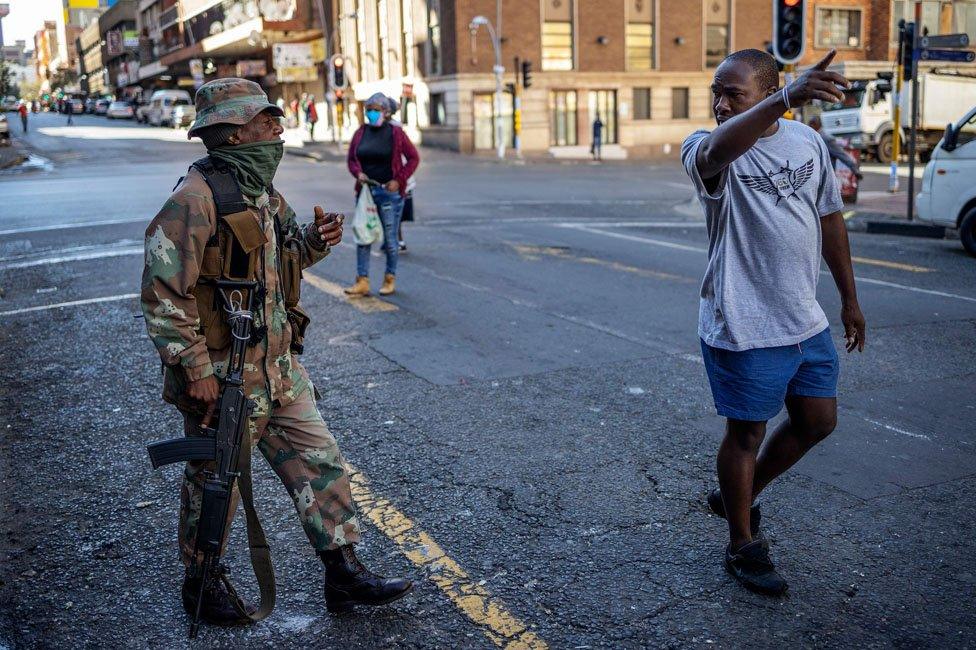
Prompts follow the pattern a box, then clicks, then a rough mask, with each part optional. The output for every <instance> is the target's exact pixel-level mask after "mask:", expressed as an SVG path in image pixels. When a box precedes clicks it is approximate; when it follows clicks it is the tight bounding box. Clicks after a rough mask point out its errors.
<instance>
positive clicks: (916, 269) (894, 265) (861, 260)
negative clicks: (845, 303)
mask: <svg viewBox="0 0 976 650" xmlns="http://www.w3.org/2000/svg"><path fill="white" fill-rule="evenodd" d="M851 261H852V262H856V263H858V264H870V265H871V266H883V267H885V268H888V269H898V270H899V271H911V272H912V273H931V272H932V271H934V270H935V269H930V268H928V267H927V266H915V265H913V264H902V263H901V262H889V261H888V260H876V259H874V258H872V257H854V256H853V255H852V256H851Z"/></svg>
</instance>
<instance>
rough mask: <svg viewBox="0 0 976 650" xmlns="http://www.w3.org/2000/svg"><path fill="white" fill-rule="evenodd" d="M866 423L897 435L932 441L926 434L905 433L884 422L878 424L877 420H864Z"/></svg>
mask: <svg viewBox="0 0 976 650" xmlns="http://www.w3.org/2000/svg"><path fill="white" fill-rule="evenodd" d="M864 421H865V422H870V423H871V424H873V425H875V426H878V427H881V428H883V429H887V430H888V431H894V432H895V433H900V434H902V435H905V436H911V437H912V438H921V439H922V440H928V441H930V442H931V440H932V439H931V438H929V437H928V436H927V435H925V434H924V433H912V432H911V431H905V430H904V429H899V428H898V427H893V426H891V425H890V424H885V423H884V422H878V421H877V420H872V419H871V418H864Z"/></svg>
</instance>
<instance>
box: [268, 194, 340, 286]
mask: <svg viewBox="0 0 976 650" xmlns="http://www.w3.org/2000/svg"><path fill="white" fill-rule="evenodd" d="M278 199H279V200H280V201H281V207H280V208H279V209H278V214H279V215H280V219H281V228H282V230H284V232H285V235H286V236H290V237H295V238H296V239H298V240H299V241H301V242H302V267H303V268H306V269H307V268H308V267H310V266H312V265H313V264H315V263H316V262H319V261H321V260H323V259H325V257H327V256H328V254H329V253H331V252H332V249H331V247H329V246H327V245H326V244H325V242H323V241H322V240H321V238H320V237H319V234H318V233H317V232H316V231H315V224H314V223H308V224H305V225H304V226H300V225H298V221H297V219H296V216H295V211H294V210H292V209H291V206H290V205H288V202H287V201H285V197H283V196H281V194H278Z"/></svg>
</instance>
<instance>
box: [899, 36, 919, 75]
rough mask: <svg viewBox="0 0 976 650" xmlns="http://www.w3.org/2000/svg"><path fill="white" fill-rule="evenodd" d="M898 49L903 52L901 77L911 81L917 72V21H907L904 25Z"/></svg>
mask: <svg viewBox="0 0 976 650" xmlns="http://www.w3.org/2000/svg"><path fill="white" fill-rule="evenodd" d="M898 51H899V52H900V53H901V65H902V77H901V78H902V79H904V80H905V81H910V80H911V79H912V75H913V74H914V72H915V23H905V24H904V26H903V27H902V30H901V42H900V43H899V47H898Z"/></svg>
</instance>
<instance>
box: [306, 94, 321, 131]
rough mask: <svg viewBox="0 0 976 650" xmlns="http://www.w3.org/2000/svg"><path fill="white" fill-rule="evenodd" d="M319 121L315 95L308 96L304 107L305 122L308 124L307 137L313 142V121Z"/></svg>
mask: <svg viewBox="0 0 976 650" xmlns="http://www.w3.org/2000/svg"><path fill="white" fill-rule="evenodd" d="M318 121H319V112H318V109H316V108H315V95H309V96H308V104H307V105H306V107H305V124H307V125H308V139H309V140H310V141H312V142H315V123H316V122H318Z"/></svg>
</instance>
